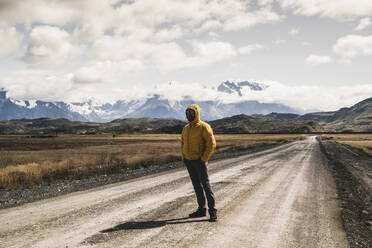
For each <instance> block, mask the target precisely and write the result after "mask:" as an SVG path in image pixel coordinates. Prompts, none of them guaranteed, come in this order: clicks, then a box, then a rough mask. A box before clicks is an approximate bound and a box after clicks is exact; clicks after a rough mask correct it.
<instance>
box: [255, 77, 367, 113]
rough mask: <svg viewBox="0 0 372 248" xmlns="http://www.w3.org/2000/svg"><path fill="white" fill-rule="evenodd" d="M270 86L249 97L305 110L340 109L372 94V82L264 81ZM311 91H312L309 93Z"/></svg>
mask: <svg viewBox="0 0 372 248" xmlns="http://www.w3.org/2000/svg"><path fill="white" fill-rule="evenodd" d="M261 83H264V84H266V85H269V87H268V88H267V89H266V90H264V91H259V92H255V94H251V95H250V96H249V99H251V100H258V101H261V102H273V103H275V102H277V103H282V104H286V105H288V106H291V107H295V108H299V109H302V110H303V111H304V112H308V111H312V110H314V109H319V110H323V111H331V110H338V109H339V108H342V107H346V106H351V105H353V104H355V103H357V102H359V101H362V100H364V99H367V98H369V97H371V95H372V84H364V85H352V86H339V87H332V88H330V87H327V86H324V87H323V86H289V85H285V84H282V83H279V82H273V81H262V82H261ZM309 92H311V93H309Z"/></svg>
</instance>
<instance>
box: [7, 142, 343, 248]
mask: <svg viewBox="0 0 372 248" xmlns="http://www.w3.org/2000/svg"><path fill="white" fill-rule="evenodd" d="M208 169H209V174H210V180H211V184H212V189H213V190H214V193H215V196H216V203H217V209H218V217H219V220H218V222H217V223H211V222H208V220H207V218H197V219H189V218H186V216H188V214H189V213H190V212H191V211H193V210H195V208H196V199H195V196H194V193H193V189H192V186H191V182H190V180H189V178H188V174H187V171H186V170H185V169H184V168H181V169H178V170H173V171H169V172H164V173H162V174H157V175H152V176H148V177H143V178H139V179H135V180H132V181H127V182H123V183H118V184H114V185H107V186H105V187H101V188H97V189H92V190H89V191H84V192H77V193H73V194H70V195H65V196H61V197H57V198H53V199H49V200H43V201H39V202H35V203H31V204H26V205H23V206H20V207H15V208H10V209H3V210H0V223H1V226H0V247H214V248H215V247H348V244H347V240H346V235H345V232H344V230H343V228H342V224H341V219H340V207H339V201H338V199H337V194H336V190H335V185H334V181H333V179H332V177H331V175H330V173H329V171H328V170H327V169H326V165H325V159H324V157H323V155H322V153H321V152H320V150H319V145H318V143H317V141H316V139H315V137H309V138H308V139H306V140H303V141H298V142H294V143H290V144H286V145H282V146H280V147H276V148H273V149H270V150H266V151H262V152H258V153H254V154H250V155H245V156H241V157H238V158H232V159H225V160H220V161H217V162H211V163H210V164H209V165H208Z"/></svg>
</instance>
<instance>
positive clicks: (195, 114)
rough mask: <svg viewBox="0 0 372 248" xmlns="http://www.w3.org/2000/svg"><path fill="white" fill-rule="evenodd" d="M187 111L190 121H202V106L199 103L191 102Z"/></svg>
mask: <svg viewBox="0 0 372 248" xmlns="http://www.w3.org/2000/svg"><path fill="white" fill-rule="evenodd" d="M185 113H186V118H187V120H188V121H189V122H198V121H200V108H199V106H198V105H197V104H191V105H190V106H188V107H187V109H186V112H185Z"/></svg>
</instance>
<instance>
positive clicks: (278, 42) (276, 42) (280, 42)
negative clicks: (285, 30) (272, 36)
mask: <svg viewBox="0 0 372 248" xmlns="http://www.w3.org/2000/svg"><path fill="white" fill-rule="evenodd" d="M284 43H286V40H276V41H275V45H281V44H284Z"/></svg>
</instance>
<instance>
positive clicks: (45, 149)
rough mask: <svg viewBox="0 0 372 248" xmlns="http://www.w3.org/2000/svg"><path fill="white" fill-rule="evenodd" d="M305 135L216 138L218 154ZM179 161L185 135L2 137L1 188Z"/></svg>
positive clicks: (0, 154)
mask: <svg viewBox="0 0 372 248" xmlns="http://www.w3.org/2000/svg"><path fill="white" fill-rule="evenodd" d="M304 136H305V135H298V134H296V135H249V134H246V135H216V141H217V148H216V151H215V153H224V152H234V151H241V150H249V149H252V148H256V147H262V146H269V145H276V144H283V143H286V142H290V141H294V140H298V139H301V138H303V137H304ZM178 160H180V135H172V134H153V135H120V136H116V137H113V136H112V135H92V136H89V135H86V136H83V135H62V136H57V137H53V136H48V137H43V136H39V137H38V136H0V188H20V187H32V186H34V185H37V184H41V183H43V182H46V183H48V182H53V181H55V180H57V179H79V178H86V177H89V176H91V175H96V174H110V173H117V172H120V171H121V170H122V169H135V168H141V167H148V166H151V165H154V164H156V165H161V164H166V163H168V162H172V161H178Z"/></svg>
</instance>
